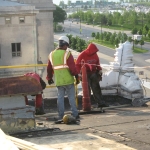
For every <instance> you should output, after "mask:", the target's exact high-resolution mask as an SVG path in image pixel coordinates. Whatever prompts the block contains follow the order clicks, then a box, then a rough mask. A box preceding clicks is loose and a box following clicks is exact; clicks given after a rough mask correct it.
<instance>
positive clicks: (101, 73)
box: [97, 70, 103, 81]
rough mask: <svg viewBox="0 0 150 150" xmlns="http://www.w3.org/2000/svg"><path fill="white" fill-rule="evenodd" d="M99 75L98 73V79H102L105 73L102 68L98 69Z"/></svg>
mask: <svg viewBox="0 0 150 150" xmlns="http://www.w3.org/2000/svg"><path fill="white" fill-rule="evenodd" d="M97 75H98V81H102V75H103V72H102V70H99V71H97Z"/></svg>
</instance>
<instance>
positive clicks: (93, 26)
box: [93, 19, 94, 27]
mask: <svg viewBox="0 0 150 150" xmlns="http://www.w3.org/2000/svg"><path fill="white" fill-rule="evenodd" d="M93 27H94V19H93Z"/></svg>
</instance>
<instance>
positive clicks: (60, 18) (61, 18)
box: [53, 5, 67, 31]
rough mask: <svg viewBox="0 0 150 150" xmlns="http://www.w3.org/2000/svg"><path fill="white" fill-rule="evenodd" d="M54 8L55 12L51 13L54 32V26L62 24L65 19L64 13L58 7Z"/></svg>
mask: <svg viewBox="0 0 150 150" xmlns="http://www.w3.org/2000/svg"><path fill="white" fill-rule="evenodd" d="M55 6H56V10H54V11H53V18H54V20H53V22H54V30H55V31H56V26H57V24H58V23H59V22H64V20H65V19H66V16H67V14H66V12H65V11H64V10H63V9H62V8H60V7H59V6H57V5H55Z"/></svg>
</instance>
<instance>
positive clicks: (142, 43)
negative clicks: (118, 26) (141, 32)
mask: <svg viewBox="0 0 150 150" xmlns="http://www.w3.org/2000/svg"><path fill="white" fill-rule="evenodd" d="M140 45H141V49H142V45H144V40H143V39H142V40H141V41H140Z"/></svg>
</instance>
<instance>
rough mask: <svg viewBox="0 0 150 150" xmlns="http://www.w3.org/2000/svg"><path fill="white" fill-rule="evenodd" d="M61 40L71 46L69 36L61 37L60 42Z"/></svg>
mask: <svg viewBox="0 0 150 150" xmlns="http://www.w3.org/2000/svg"><path fill="white" fill-rule="evenodd" d="M60 40H62V41H65V42H67V43H68V44H69V38H68V37H67V36H61V37H60V38H59V41H60Z"/></svg>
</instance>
